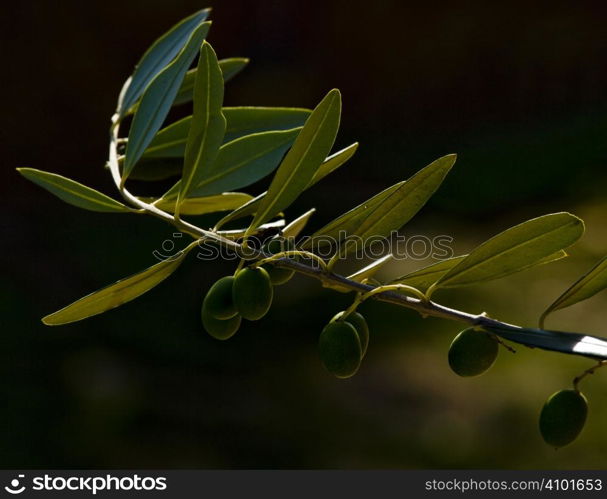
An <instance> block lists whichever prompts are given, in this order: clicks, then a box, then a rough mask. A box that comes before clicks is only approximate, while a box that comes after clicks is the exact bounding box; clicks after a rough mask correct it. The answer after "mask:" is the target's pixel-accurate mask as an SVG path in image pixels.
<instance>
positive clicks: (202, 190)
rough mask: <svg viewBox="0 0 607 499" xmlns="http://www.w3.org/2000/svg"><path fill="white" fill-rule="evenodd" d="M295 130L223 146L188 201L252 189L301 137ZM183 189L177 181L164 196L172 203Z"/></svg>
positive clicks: (277, 132) (246, 137) (252, 137)
mask: <svg viewBox="0 0 607 499" xmlns="http://www.w3.org/2000/svg"><path fill="white" fill-rule="evenodd" d="M299 130H300V129H298V128H296V129H294V130H285V131H282V130H280V131H273V132H261V133H254V134H252V135H246V136H245V137H241V138H239V139H236V140H233V141H232V142H228V143H227V144H224V145H223V146H221V148H220V149H219V152H218V154H217V157H216V158H215V161H214V162H213V163H212V164H211V165H210V167H209V169H208V171H207V173H206V174H205V175H204V177H202V178H200V180H199V181H198V184H197V185H196V186H192V188H191V190H190V193H189V194H188V197H201V196H210V195H212V194H219V193H221V192H226V191H230V190H232V189H240V188H242V187H246V186H248V185H251V184H253V183H255V182H257V181H258V180H260V179H262V178H263V177H265V176H266V175H269V174H270V173H272V171H273V170H275V169H276V167H277V166H278V164H279V163H280V160H281V159H282V157H283V156H284V154H285V152H286V150H287V149H288V148H289V147H290V146H291V144H292V143H293V141H294V140H295V137H297V134H298V133H299ZM180 188H181V181H178V182H177V183H176V184H175V185H174V186H173V187H171V189H170V190H169V191H168V192H167V193H166V194H165V195H164V196H163V197H164V198H166V199H172V198H174V197H176V196H177V193H178V192H179V190H180Z"/></svg>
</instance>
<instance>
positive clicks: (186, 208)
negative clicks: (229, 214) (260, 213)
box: [155, 192, 253, 215]
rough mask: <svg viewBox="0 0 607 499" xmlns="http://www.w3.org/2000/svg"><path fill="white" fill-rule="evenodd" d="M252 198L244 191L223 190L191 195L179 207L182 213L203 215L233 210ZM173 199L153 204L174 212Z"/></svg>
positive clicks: (161, 200)
mask: <svg viewBox="0 0 607 499" xmlns="http://www.w3.org/2000/svg"><path fill="white" fill-rule="evenodd" d="M251 199H253V196H251V195H250V194H246V193H244V192H223V193H221V194H216V195H214V196H204V197H191V198H186V199H185V200H184V201H183V203H181V206H180V208H179V211H180V212H181V213H182V214H183V215H205V214H207V213H217V212H219V211H228V210H235V209H236V208H238V207H240V206H242V205H243V204H245V203H246V202H248V201H250V200H251ZM175 201H176V200H175V199H173V200H167V199H164V198H162V199H160V200H158V201H157V202H156V203H155V206H156V207H157V208H159V209H161V210H163V211H168V212H169V213H174V212H175Z"/></svg>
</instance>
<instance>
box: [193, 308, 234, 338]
mask: <svg viewBox="0 0 607 499" xmlns="http://www.w3.org/2000/svg"><path fill="white" fill-rule="evenodd" d="M201 316H202V325H203V326H204V328H205V329H206V331H207V333H209V334H210V335H211V336H212V337H213V338H215V339H217V340H227V339H228V338H230V337H232V336H233V335H234V333H236V331H238V328H239V327H240V321H241V320H242V318H241V317H240V315H235V316H234V317H232V318H230V319H226V320H221V319H216V318H215V317H213V316H212V315H211V314H210V313H209V311H208V310H207V308H206V307H205V306H204V305H203V306H202V313H201Z"/></svg>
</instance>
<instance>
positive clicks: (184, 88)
mask: <svg viewBox="0 0 607 499" xmlns="http://www.w3.org/2000/svg"><path fill="white" fill-rule="evenodd" d="M248 63H249V59H247V58H246V57H232V58H230V59H221V60H220V61H219V67H220V68H221V73H222V74H223V81H224V83H227V82H228V81H229V80H231V79H232V78H234V76H236V75H237V74H238V73H240V72H241V71H242V70H243V69H244V68H245V66H246V65H247V64H248ZM196 71H198V70H197V69H196V68H194V69H190V71H188V72H187V73H186V74H185V77H184V78H183V83H182V84H181V88H180V89H179V92H177V97H175V100H174V101H173V105H174V106H176V105H178V104H184V103H186V102H190V101H191V100H192V98H193V95H194V81H195V80H196Z"/></svg>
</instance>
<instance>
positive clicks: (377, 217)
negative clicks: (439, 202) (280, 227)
mask: <svg viewBox="0 0 607 499" xmlns="http://www.w3.org/2000/svg"><path fill="white" fill-rule="evenodd" d="M455 159H456V155H455V154H449V155H447V156H444V157H442V158H439V159H437V160H436V161H434V162H432V163H431V164H430V165H428V166H426V167H425V168H423V169H422V170H420V171H419V172H417V173H416V174H415V175H413V176H412V177H411V178H410V179H409V180H405V181H402V182H399V183H397V184H395V185H393V186H391V187H389V188H387V189H385V190H384V191H382V192H380V193H379V194H376V195H375V196H373V197H372V198H371V199H368V200H367V201H365V202H364V203H362V204H360V205H358V206H357V207H355V208H353V209H351V210H350V211H348V212H346V213H344V214H343V215H341V216H340V217H338V218H336V219H335V220H333V221H332V222H329V223H328V224H327V225H326V226H324V227H323V228H322V229H320V230H318V231H316V232H315V233H314V235H313V236H312V237H311V238H310V239H309V241H308V242H306V246H305V247H311V246H313V245H314V246H318V245H322V244H326V243H328V242H329V241H342V240H343V239H344V238H347V237H350V236H358V237H360V238H361V240H362V244H363V245H366V244H367V243H368V242H369V241H371V239H370V238H371V237H372V236H382V237H383V236H387V235H388V234H389V233H390V232H392V231H393V230H397V229H399V228H400V227H402V226H403V225H404V224H406V223H407V222H408V221H409V220H411V218H413V217H414V216H415V214H416V213H417V212H418V211H419V210H420V209H421V208H422V206H424V204H426V202H427V201H428V199H430V197H431V196H432V194H434V192H436V190H437V189H438V187H439V186H440V184H441V183H442V181H443V180H444V178H445V176H446V175H447V173H448V172H449V170H450V169H451V167H452V166H453V164H454V163H455ZM353 248H355V245H349V244H346V245H344V246H343V250H342V252H343V254H346V253H348V252H349V251H351V249H353ZM359 249H360V248H359Z"/></svg>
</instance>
